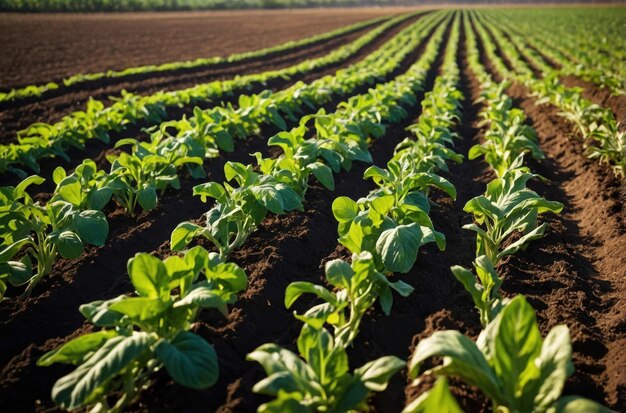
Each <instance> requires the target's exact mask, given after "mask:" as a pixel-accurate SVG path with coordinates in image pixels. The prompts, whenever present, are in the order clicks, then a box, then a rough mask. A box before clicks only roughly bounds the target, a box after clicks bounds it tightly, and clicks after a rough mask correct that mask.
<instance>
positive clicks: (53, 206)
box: [0, 175, 109, 298]
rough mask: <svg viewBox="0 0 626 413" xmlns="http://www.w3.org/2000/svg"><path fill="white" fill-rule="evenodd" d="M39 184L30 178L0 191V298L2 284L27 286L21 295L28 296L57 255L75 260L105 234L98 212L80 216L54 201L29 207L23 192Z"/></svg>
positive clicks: (30, 202)
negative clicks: (0, 239) (87, 245)
mask: <svg viewBox="0 0 626 413" xmlns="http://www.w3.org/2000/svg"><path fill="white" fill-rule="evenodd" d="M43 182H44V179H43V178H41V177H39V176H36V175H33V176H30V177H28V178H26V179H25V180H23V181H22V182H21V183H20V184H19V185H18V186H17V187H12V186H8V187H2V188H0V237H1V238H2V243H1V244H0V298H1V297H2V296H3V295H4V292H5V291H6V289H7V286H8V285H7V284H11V285H13V286H21V285H25V284H27V287H26V290H25V292H24V294H25V295H28V294H30V293H31V291H32V290H33V288H35V286H36V285H37V283H38V282H39V281H41V279H42V278H43V277H45V276H46V275H48V274H50V272H51V271H52V265H53V264H54V262H55V261H56V259H57V257H58V256H59V255H61V256H62V257H63V258H70V259H71V258H78V257H80V255H81V254H82V253H83V250H84V245H85V244H92V245H95V246H102V245H104V242H105V241H106V238H107V235H108V233H109V225H108V223H107V221H106V217H105V215H104V214H103V213H102V212H100V211H95V210H80V209H78V208H76V207H75V206H74V205H72V204H71V203H69V202H66V201H60V200H59V201H50V202H48V203H47V204H46V205H45V206H42V205H40V204H39V202H34V201H33V199H32V198H31V197H30V196H29V195H28V193H27V192H26V189H27V188H28V186H30V185H32V184H36V185H38V184H41V183H43ZM18 257H19V258H18ZM33 268H34V269H35V272H34V273H33Z"/></svg>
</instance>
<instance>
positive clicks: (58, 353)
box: [37, 330, 117, 366]
mask: <svg viewBox="0 0 626 413" xmlns="http://www.w3.org/2000/svg"><path fill="white" fill-rule="evenodd" d="M115 336H117V333H116V332H115V331H114V330H102V331H97V332H95V333H88V334H84V335H82V336H79V337H77V338H75V339H73V340H71V341H69V342H67V343H65V344H63V345H62V346H60V347H58V348H57V349H55V350H52V351H49V352H47V353H46V354H44V355H43V356H41V357H40V358H39V360H37V365H38V366H50V365H52V364H53V363H65V364H77V363H80V362H81V361H82V360H83V359H84V358H85V357H86V356H87V355H89V353H91V352H93V351H96V350H98V349H99V348H100V347H101V346H102V345H103V344H104V343H105V342H106V341H107V340H108V339H110V338H112V337H115Z"/></svg>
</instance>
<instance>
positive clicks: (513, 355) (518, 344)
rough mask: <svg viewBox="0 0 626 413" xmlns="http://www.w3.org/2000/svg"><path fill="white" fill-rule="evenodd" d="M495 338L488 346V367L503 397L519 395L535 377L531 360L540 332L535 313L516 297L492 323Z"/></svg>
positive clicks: (522, 299)
mask: <svg viewBox="0 0 626 413" xmlns="http://www.w3.org/2000/svg"><path fill="white" fill-rule="evenodd" d="M494 323H495V325H496V335H495V337H494V342H493V343H491V345H490V346H489V347H490V350H491V352H490V354H491V357H492V360H490V362H491V365H492V366H493V368H494V371H495V372H496V375H497V376H498V377H499V378H500V380H501V381H502V386H503V390H504V392H505V394H509V395H514V394H519V392H521V390H522V389H523V388H524V387H525V386H526V384H527V383H528V382H529V381H530V380H533V379H536V378H537V377H538V376H539V369H538V368H537V366H536V365H535V359H536V358H537V357H538V356H539V354H540V352H541V344H542V340H541V333H540V332H539V328H538V327H537V320H536V318H535V311H534V310H533V308H532V307H531V306H530V304H528V302H527V301H526V299H525V298H524V297H523V296H521V295H518V296H517V297H515V298H514V299H513V300H511V301H510V302H509V304H507V305H506V307H504V309H503V310H502V312H501V313H500V315H499V316H498V317H496V319H495V320H494Z"/></svg>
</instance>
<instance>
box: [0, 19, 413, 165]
mask: <svg viewBox="0 0 626 413" xmlns="http://www.w3.org/2000/svg"><path fill="white" fill-rule="evenodd" d="M417 14H419V13H412V14H406V15H402V16H399V17H396V18H394V19H391V20H389V21H387V22H385V23H383V24H381V25H380V26H378V27H377V28H375V29H373V30H372V31H370V32H368V33H366V34H364V35H363V36H361V37H359V38H358V39H356V40H355V41H353V42H351V43H349V44H346V45H344V46H342V47H340V48H338V49H336V50H334V51H332V52H330V53H328V54H327V55H325V56H322V57H319V58H317V59H311V60H305V61H304V62H301V63H298V64H296V65H293V66H290V67H287V68H284V69H279V70H272V71H267V72H263V73H260V74H251V75H245V76H240V77H237V78H235V79H230V80H223V81H222V80H217V81H212V82H209V83H203V84H199V85H196V86H194V87H191V88H188V89H182V90H176V91H170V92H163V91H161V92H158V93H155V94H153V95H149V96H139V95H135V94H132V93H126V92H123V93H122V95H121V96H120V97H118V98H114V100H115V103H113V104H112V105H111V106H108V107H105V105H104V104H103V103H102V102H100V101H96V100H93V99H90V100H89V102H88V103H87V107H86V109H85V110H84V111H78V112H74V113H71V114H69V115H67V116H65V117H63V119H61V120H60V121H59V122H57V123H55V124H45V123H35V124H33V125H31V126H29V127H28V128H26V129H25V130H23V131H20V132H19V133H18V139H17V140H18V143H15V144H9V145H0V173H4V172H7V171H8V172H13V173H17V174H19V175H21V176H24V175H25V172H24V171H23V170H22V169H21V168H23V167H27V168H29V169H31V170H32V171H35V172H38V171H39V164H38V161H39V160H40V159H42V158H50V157H61V158H64V159H66V160H68V159H67V154H66V152H67V150H68V149H69V148H71V147H75V148H79V149H82V148H83V147H84V145H85V143H86V142H87V141H89V140H90V139H99V140H101V141H104V142H108V141H109V138H110V134H111V132H117V133H120V132H123V131H124V130H125V129H126V128H128V127H129V126H131V125H136V124H139V123H141V124H142V125H146V126H151V125H158V124H159V123H161V122H162V121H163V120H165V119H166V118H167V110H168V109H171V108H175V107H183V106H187V105H191V104H199V103H203V102H204V103H209V102H216V101H217V99H222V98H233V97H234V96H236V93H235V92H242V91H246V90H250V89H252V88H253V87H255V86H258V85H264V84H267V83H268V82H270V81H273V80H280V79H283V80H285V79H292V78H294V77H297V76H301V75H302V74H305V73H313V72H314V71H316V70H318V69H321V68H323V67H326V66H328V65H331V64H336V63H339V62H342V61H345V60H346V59H348V58H349V57H351V56H353V55H355V54H356V53H357V52H358V51H359V50H361V49H362V48H364V47H365V46H366V45H368V44H370V43H371V42H373V41H374V40H375V39H376V38H377V37H378V36H380V35H381V34H382V33H383V32H385V31H386V30H388V29H389V28H390V27H392V26H394V25H396V24H398V23H400V22H402V21H405V20H407V19H410V18H412V17H414V16H416V15H417Z"/></svg>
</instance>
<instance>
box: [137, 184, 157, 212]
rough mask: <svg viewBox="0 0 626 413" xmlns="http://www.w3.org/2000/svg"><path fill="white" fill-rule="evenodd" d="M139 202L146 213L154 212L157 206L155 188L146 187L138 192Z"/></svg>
mask: <svg viewBox="0 0 626 413" xmlns="http://www.w3.org/2000/svg"><path fill="white" fill-rule="evenodd" d="M137 201H138V202H139V205H141V208H142V209H143V210H144V211H152V210H153V209H154V208H155V207H156V205H157V193H156V189H155V188H154V187H153V186H146V187H144V188H142V189H140V190H139V192H137Z"/></svg>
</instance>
